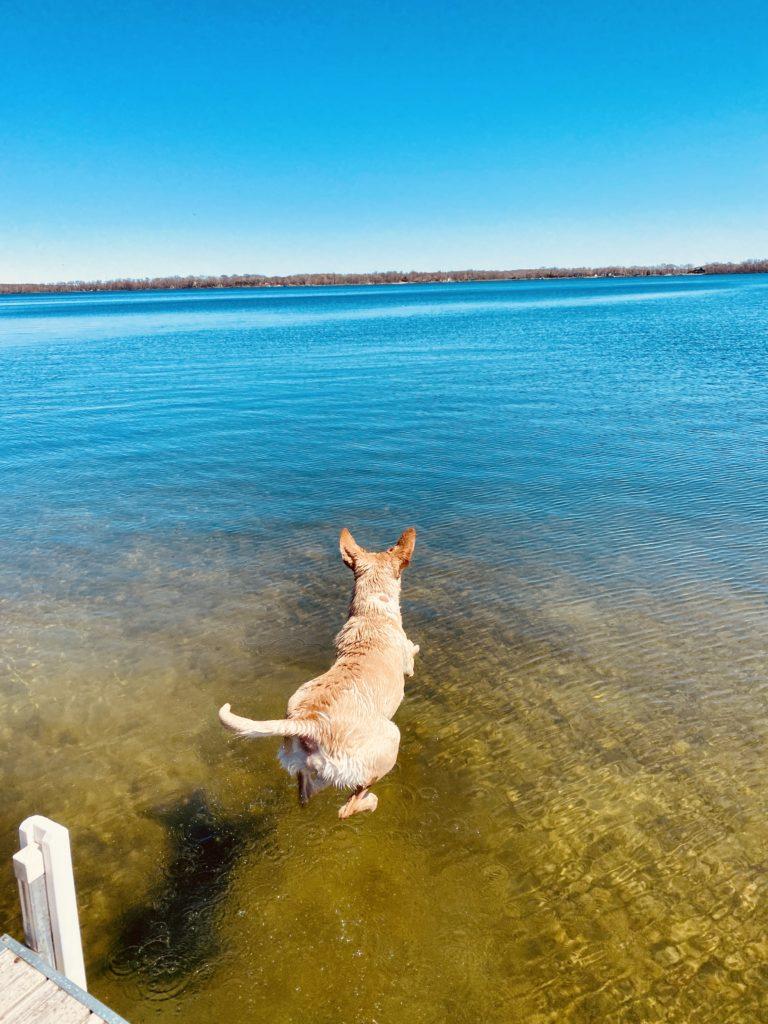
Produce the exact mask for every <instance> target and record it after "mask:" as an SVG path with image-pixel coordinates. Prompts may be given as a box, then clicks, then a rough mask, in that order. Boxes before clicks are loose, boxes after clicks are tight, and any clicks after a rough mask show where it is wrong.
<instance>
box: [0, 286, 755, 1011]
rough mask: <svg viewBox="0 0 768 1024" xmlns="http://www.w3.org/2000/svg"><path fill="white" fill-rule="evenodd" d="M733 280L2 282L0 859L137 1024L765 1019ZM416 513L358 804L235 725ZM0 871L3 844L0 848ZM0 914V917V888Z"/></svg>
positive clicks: (747, 495) (747, 322) (309, 662)
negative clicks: (49, 292) (87, 291)
mask: <svg viewBox="0 0 768 1024" xmlns="http://www.w3.org/2000/svg"><path fill="white" fill-rule="evenodd" d="M767 301H768V279H767V278H765V277H762V276H752V277H723V278H713V277H707V278H664V279H650V280H646V279H643V280H615V281H566V282H552V283H550V282H535V283H509V284H507V283H502V284H499V283H494V284H491V285H488V284H475V285H445V286H428V287H403V288H395V287H390V288H357V289H355V288H346V289H300V290H279V289H276V290H269V291H254V292H242V291H234V292H205V293H173V294H158V293H138V294H132V295H124V294H117V295H98V296H86V295H72V296H61V297H58V296H39V297H8V298H3V299H0V382H1V383H2V389H1V390H0V402H1V403H2V416H3V419H2V434H1V435H0V473H1V474H2V483H3V486H2V489H0V530H1V531H2V537H3V556H4V557H3V559H2V564H0V613H1V614H2V623H1V624H0V630H1V631H2V645H1V646H0V670H1V671H2V674H1V675H0V706H1V707H2V716H1V718H0V767H1V769H2V778H3V781H4V786H3V796H2V799H1V800H0V856H2V857H3V858H7V857H10V854H11V853H12V851H13V849H15V845H14V844H15V828H16V826H17V825H18V822H19V821H20V820H21V819H22V818H23V817H24V816H25V815H27V814H29V813H31V812H33V811H40V812H42V813H45V814H49V815H51V816H52V817H55V818H57V819H58V820H60V821H63V822H64V823H66V824H67V825H69V826H70V828H71V830H72V836H73V846H74V851H75V858H76V870H77V876H78V887H79V894H80V899H81V916H82V923H83V927H84V935H85V942H86V952H87V958H88V967H89V979H90V985H91V988H92V989H93V990H94V991H95V992H96V993H97V994H98V995H99V996H100V997H102V998H104V999H105V1000H106V1001H108V1002H110V1003H111V1004H112V1005H114V1007H115V1008H116V1009H117V1010H119V1011H120V1012H121V1013H123V1014H124V1015H125V1016H127V1017H128V1018H129V1019H130V1020H131V1021H132V1022H134V1024H141V1022H143V1021H164V1020H171V1019H178V1018H179V1017H181V1018H183V1019H184V1020H185V1021H188V1022H192V1024H202V1022H208V1021H210V1020H214V1019H219V1018H221V1019H225V1018H226V1016H227V1015H230V1016H231V1017H232V1018H233V1019H239V1020H245V1019H253V1020H259V1019H262V1018H263V1019H269V1020H271V1021H273V1022H277V1024H280V1022H285V1024H289V1022H295V1021H296V1020H300V1019H303V1018H305V1017H311V1019H313V1020H315V1021H318V1022H325V1021H327V1022H334V1024H339V1022H342V1024H358V1022H359V1024H373V1022H378V1024H390V1022H392V1024H394V1022H397V1024H401V1022H402V1024H412V1022H414V1024H415V1022H430V1021H442V1020H445V1019H453V1020H459V1021H467V1022H476V1021H478V1020H487V1021H498V1022H505V1024H506V1022H508V1021H520V1022H526V1024H530V1022H535V1024H543V1022H551V1024H555V1022H558V1024H559V1022H563V1021H574V1022H587V1021H601V1022H602V1021H611V1022H614V1021H626V1022H638V1024H639V1022H643V1024H645V1022H657V1021H658V1022H661V1021H664V1022H682V1021H696V1022H697V1024H700V1022H712V1024H726V1022H737V1021H738V1022H741V1021H744V1022H750V1024H752V1022H754V1021H755V1020H758V1019H762V1018H763V1017H764V1016H765V1015H766V1010H767V1009H768V1007H767V1006H766V1003H767V1002H768V997H767V996H766V992H768V989H767V988H766V983H767V982H768V968H767V967H766V963H767V962H768V939H767V938H766V925H767V924H768V920H767V917H768V914H767V913H766V909H765V908H766V852H765V851H766V849H767V848H768V824H766V823H767V822H768V814H767V813H766V812H767V811H768V796H766V794H768V769H767V768H766V759H765V754H766V740H767V739H768V716H767V715H766V680H765V665H766V660H765V635H766V627H767V626H768V611H767V609H766V596H767V587H768V572H767V571H766V565H765V551H766V542H767V541H768V514H767V513H766V503H765V497H766V484H768V463H766V459H765V446H766V440H767V439H768V414H766V401H765V395H766V384H767V383H768V372H767V371H766V354H767V349H768V315H767V306H766V302H767ZM410 524H414V525H416V526H417V528H418V529H419V540H418V545H417V552H416V557H415V559H414V562H413V565H412V567H411V568H410V569H409V570H408V573H407V574H406V577H405V581H404V602H403V603H404V615H405V620H406V626H407V629H408V633H409V635H411V636H412V637H413V639H414V640H415V642H417V643H420V644H421V647H422V654H421V655H420V657H419V659H418V660H417V673H416V675H415V677H414V678H413V679H412V680H411V681H410V685H409V688H408V692H407V696H406V701H405V703H404V704H403V707H402V708H401V710H400V712H399V714H398V723H399V725H400V728H401V731H402V734H403V742H402V746H401V756H400V761H399V766H398V768H397V769H396V770H395V771H394V772H393V773H392V774H391V775H390V776H389V777H388V778H387V779H386V780H384V782H382V783H381V784H380V785H379V786H378V787H377V791H378V794H379V798H380V805H379V810H378V811H377V812H376V814H375V815H372V816H361V818H360V819H358V820H352V821H351V822H350V823H348V824H346V825H344V826H342V825H340V824H339V823H338V821H337V820H336V815H335V809H336V807H337V805H338V804H339V803H340V802H341V801H340V798H339V797H338V796H337V795H335V794H333V793H330V794H324V795H322V796H321V797H319V798H317V799H316V800H315V801H313V803H312V805H311V806H310V807H309V809H308V810H306V811H301V810H300V809H299V808H298V806H296V804H295V799H294V793H293V788H292V785H291V783H290V780H289V779H288V777H287V776H285V775H283V774H282V773H281V772H280V770H279V767H278V765H277V762H276V760H275V753H276V748H275V744H274V743H273V742H270V741H264V742H262V743H251V744H243V743H238V742H237V741H235V740H233V739H231V738H230V737H229V736H228V735H227V734H224V733H223V731H222V730H220V728H219V727H218V725H217V723H216V721H215V710H216V708H217V707H218V705H219V704H221V703H222V702H223V701H224V700H225V699H226V700H232V701H233V703H234V704H235V707H236V709H237V710H242V711H243V713H247V714H264V715H267V714H277V713H278V712H279V710H280V709H281V708H282V706H283V705H284V702H285V699H286V697H287V696H288V695H289V694H290V693H291V692H292V691H293V689H294V688H295V687H296V686H297V685H298V684H299V683H300V682H301V681H303V680H304V679H306V678H309V677H310V676H311V675H313V674H315V673H317V672H318V671H321V670H322V669H323V668H324V667H325V666H326V665H327V664H328V662H329V659H330V657H331V641H332V637H333V634H334V632H335V630H336V629H337V627H338V625H339V624H340V622H341V621H342V620H343V617H344V613H345V607H346V600H347V596H348V590H349V584H350V579H349V577H348V571H347V570H346V569H345V568H344V566H343V565H342V564H341V562H340V560H339V558H338V555H337V549H336V538H337V533H338V529H339V527H340V526H342V525H348V526H350V527H351V528H352V529H353V532H355V534H356V536H357V537H358V539H359V540H360V541H361V542H362V543H363V544H367V545H370V546H384V545H386V544H389V543H391V542H392V540H394V539H395V537H396V536H397V535H398V533H399V531H400V530H401V529H402V528H403V527H404V526H406V525H410ZM6 863H7V860H6ZM0 922H1V923H2V924H3V926H4V927H6V928H7V929H8V930H12V931H15V932H17V933H18V932H19V931H20V923H19V922H18V919H17V916H16V909H15V893H14V891H13V886H12V882H11V878H10V875H9V876H8V881H7V884H6V885H4V886H2V887H0Z"/></svg>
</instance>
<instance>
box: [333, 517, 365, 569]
mask: <svg viewBox="0 0 768 1024" xmlns="http://www.w3.org/2000/svg"><path fill="white" fill-rule="evenodd" d="M362 550H363V549H362V548H361V547H360V545H359V544H358V543H357V541H356V540H355V538H354V537H353V536H352V534H351V533H350V532H349V530H348V529H347V528H346V526H345V527H344V529H343V530H342V531H341V533H340V535H339V551H340V552H341V557H342V558H343V559H344V564H345V565H348V566H349V568H350V569H354V568H355V562H356V561H357V557H358V555H359V554H360V553H361V552H362Z"/></svg>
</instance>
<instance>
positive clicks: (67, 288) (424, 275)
mask: <svg viewBox="0 0 768 1024" xmlns="http://www.w3.org/2000/svg"><path fill="white" fill-rule="evenodd" d="M765 273H768V259H750V260H743V261H742V262H740V263H703V264H701V265H699V266H695V265H693V264H690V263H689V264H685V265H684V266H680V265H678V264H674V263H661V264H658V265H656V266H653V267H637V266H632V267H537V268H531V269H528V270H435V271H422V270H409V271H400V270H385V271H376V272H373V273H369V274H329V273H326V274H289V275H287V276H282V277H281V276H272V277H268V276H266V275H264V274H222V275H221V276H219V277H205V276H199V275H195V274H188V275H186V276H184V275H179V276H175V277H145V278H118V279H116V280H112V281H59V282H56V283H51V284H32V283H28V284H0V294H2V295H26V294H30V293H35V292H39V293H48V292H112V291H123V292H131V291H150V290H158V291H176V290H188V289H195V288H199V289H208V288H298V287H320V286H324V285H366V284H437V283H440V282H445V283H451V282H457V283H458V282H468V281H541V280H556V279H559V278H567V277H575V278H583V277H669V276H671V275H686V274H765Z"/></svg>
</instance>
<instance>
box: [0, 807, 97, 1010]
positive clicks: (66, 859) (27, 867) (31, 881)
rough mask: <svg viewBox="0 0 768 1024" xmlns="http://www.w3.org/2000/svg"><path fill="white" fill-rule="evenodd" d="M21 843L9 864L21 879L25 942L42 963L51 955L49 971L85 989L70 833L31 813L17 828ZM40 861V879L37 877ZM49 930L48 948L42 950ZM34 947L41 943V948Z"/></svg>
mask: <svg viewBox="0 0 768 1024" xmlns="http://www.w3.org/2000/svg"><path fill="white" fill-rule="evenodd" d="M19 841H20V844H21V850H20V851H19V853H17V854H16V855H15V857H14V858H13V861H14V870H15V872H16V877H17V879H18V880H19V891H20V895H21V905H22V913H23V914H24V932H25V937H26V940H27V943H28V945H29V946H30V947H31V948H32V949H34V950H35V951H36V952H38V953H39V954H40V955H41V956H42V957H44V958H45V959H46V960H48V956H49V954H50V953H51V952H52V953H53V959H52V960H50V961H49V962H50V963H51V966H52V967H55V968H56V969H57V970H58V971H60V972H61V973H62V974H64V975H66V976H67V977H68V978H69V979H70V980H71V981H74V982H75V984H76V985H79V986H80V988H82V989H86V984H85V964H84V962H83V946H82V942H81V939H80V922H79V919H78V914H77V896H76V895H75V878H74V875H73V873H72V855H71V852H70V848H69V831H68V830H67V829H66V828H64V826H63V825H59V824H57V822H55V821H51V820H50V818H44V817H43V816H42V815H41V814H33V815H32V816H31V817H29V818H26V819H25V820H24V821H23V822H22V823H21V825H20V826H19ZM28 851H29V852H28ZM40 860H42V875H41V874H40V872H39V869H40ZM40 881H43V882H44V886H45V902H46V903H47V907H45V906H43V905H42V896H43V890H42V888H41V886H40V884H39V883H40ZM25 908H26V909H25ZM46 911H47V914H46ZM46 917H47V922H48V923H47V924H46ZM28 924H29V927H28ZM48 928H49V929H50V932H49V934H50V945H48V946H47V951H46V948H44V947H45V946H46V935H47V934H48ZM35 943H41V946H36V945H35ZM51 945H52V947H53V948H52V950H51ZM86 990H87V989H86Z"/></svg>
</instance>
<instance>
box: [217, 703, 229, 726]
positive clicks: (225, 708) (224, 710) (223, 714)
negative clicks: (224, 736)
mask: <svg viewBox="0 0 768 1024" xmlns="http://www.w3.org/2000/svg"><path fill="white" fill-rule="evenodd" d="M231 711H232V705H231V704H222V705H221V707H220V708H219V721H220V722H222V723H224V724H225V725H226V721H225V719H226V718H227V715H229V714H230V712H231Z"/></svg>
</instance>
